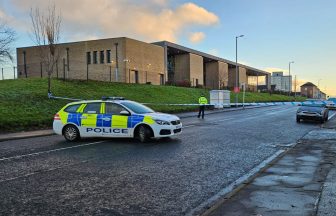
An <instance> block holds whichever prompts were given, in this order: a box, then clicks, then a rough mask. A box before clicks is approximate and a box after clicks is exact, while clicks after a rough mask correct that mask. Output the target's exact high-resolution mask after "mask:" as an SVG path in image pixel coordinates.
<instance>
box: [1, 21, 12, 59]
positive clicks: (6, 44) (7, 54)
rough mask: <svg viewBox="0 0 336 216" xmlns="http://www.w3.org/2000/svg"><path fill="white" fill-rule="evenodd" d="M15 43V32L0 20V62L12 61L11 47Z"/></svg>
mask: <svg viewBox="0 0 336 216" xmlns="http://www.w3.org/2000/svg"><path fill="white" fill-rule="evenodd" d="M14 41H15V31H14V30H13V29H11V28H9V27H8V26H7V25H6V24H5V23H4V22H2V21H1V20H0V62H4V61H6V60H7V59H9V60H11V61H13V56H12V54H11V51H12V49H11V45H12V43H13V42H14Z"/></svg>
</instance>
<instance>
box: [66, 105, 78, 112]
mask: <svg viewBox="0 0 336 216" xmlns="http://www.w3.org/2000/svg"><path fill="white" fill-rule="evenodd" d="M81 105H82V104H75V105H70V106H68V107H67V108H65V109H64V111H65V112H68V113H76V112H77V110H78V108H79V107H80V106H81Z"/></svg>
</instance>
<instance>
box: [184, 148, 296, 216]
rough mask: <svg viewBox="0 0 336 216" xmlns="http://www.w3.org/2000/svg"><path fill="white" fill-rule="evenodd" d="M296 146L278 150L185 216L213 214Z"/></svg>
mask: <svg viewBox="0 0 336 216" xmlns="http://www.w3.org/2000/svg"><path fill="white" fill-rule="evenodd" d="M297 144H298V142H296V143H295V144H294V145H292V146H291V147H289V148H287V149H285V150H278V151H277V152H275V153H274V154H273V155H271V156H270V157H268V158H267V159H266V160H263V161H262V162H261V163H260V164H259V165H258V166H256V167H254V168H253V169H251V170H250V171H249V172H248V173H247V174H245V175H243V176H241V177H240V178H238V179H237V180H235V181H234V182H232V183H231V184H229V185H228V186H226V187H225V188H224V189H222V190H221V191H219V192H218V193H217V194H215V195H214V196H212V197H211V198H209V199H208V200H206V201H205V202H203V203H202V204H200V205H199V206H197V207H196V208H194V209H192V210H191V211H190V212H188V213H187V214H186V215H188V216H192V215H198V216H207V215H209V214H210V213H211V212H213V211H214V210H215V209H217V208H218V207H219V206H221V205H222V204H223V203H224V202H225V201H226V200H227V199H229V198H230V197H232V196H233V195H234V194H236V193H237V192H238V191H240V190H241V189H242V188H244V187H245V186H246V184H248V183H250V182H251V181H252V180H253V179H255V178H256V177H257V176H258V175H259V174H260V173H262V172H263V171H264V170H266V169H267V168H269V167H270V166H271V165H272V164H273V163H274V162H276V161H277V160H279V159H280V158H281V157H283V156H284V155H285V154H286V153H287V152H288V151H289V150H290V149H292V148H294V147H295V146H296V145H297Z"/></svg>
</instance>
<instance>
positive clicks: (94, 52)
mask: <svg viewBox="0 0 336 216" xmlns="http://www.w3.org/2000/svg"><path fill="white" fill-rule="evenodd" d="M97 57H98V56H97V51H93V64H97V63H98V58H97Z"/></svg>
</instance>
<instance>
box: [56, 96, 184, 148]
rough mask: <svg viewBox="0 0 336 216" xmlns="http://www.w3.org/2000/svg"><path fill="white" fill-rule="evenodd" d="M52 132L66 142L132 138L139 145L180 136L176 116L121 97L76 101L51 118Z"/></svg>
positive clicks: (179, 124) (180, 128) (179, 125)
mask: <svg viewBox="0 0 336 216" xmlns="http://www.w3.org/2000/svg"><path fill="white" fill-rule="evenodd" d="M53 129H54V131H55V133H56V134H59V135H63V136H64V138H65V139H66V140H68V141H75V140H78V139H79V138H81V137H134V138H137V139H139V140H140V141H141V142H146V141H147V140H149V139H150V138H152V137H153V138H156V137H158V138H159V137H170V136H173V135H177V134H180V133H181V132H182V123H181V121H180V119H179V118H178V117H177V116H175V115H170V114H164V113H157V112H154V111H153V110H152V109H150V108H148V107H146V106H144V105H142V104H140V103H137V102H134V101H130V100H124V99H123V98H120V97H107V98H106V97H104V98H103V99H102V100H92V101H78V102H73V103H69V104H67V105H66V106H64V107H63V108H62V109H61V110H60V111H59V112H58V113H56V115H55V116H54V123H53Z"/></svg>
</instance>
